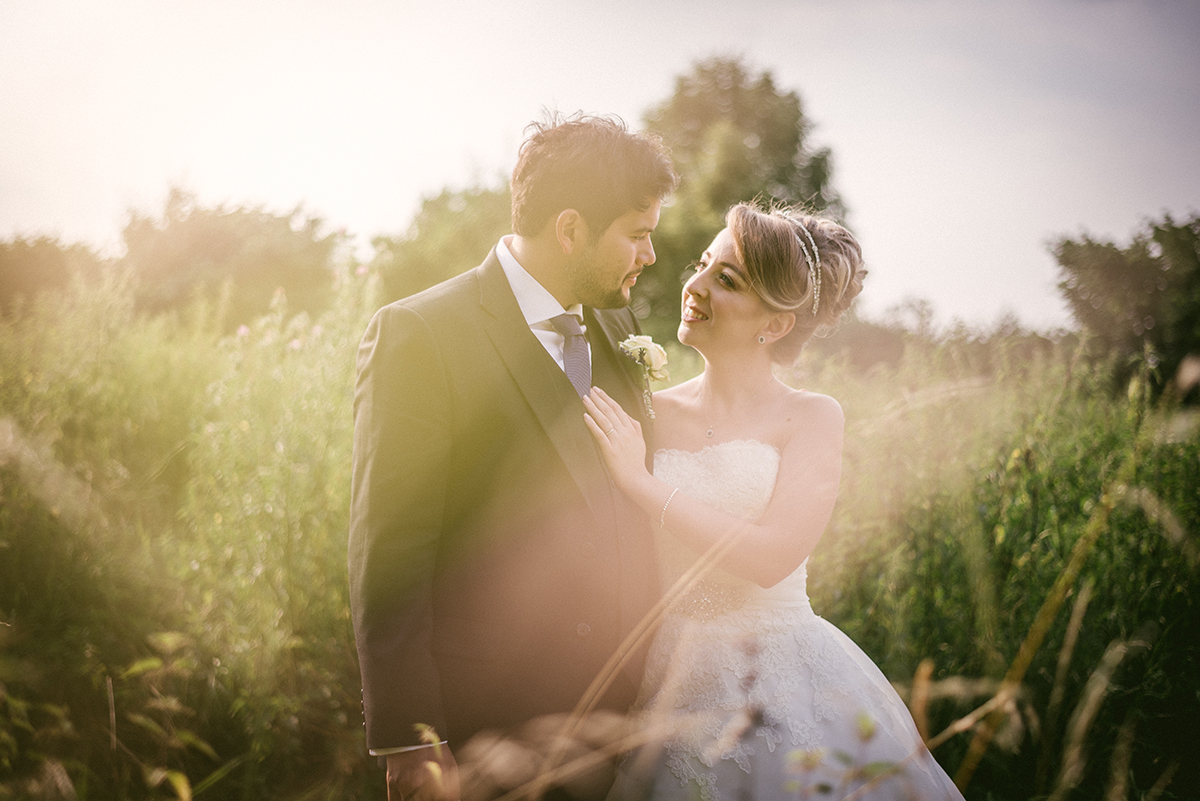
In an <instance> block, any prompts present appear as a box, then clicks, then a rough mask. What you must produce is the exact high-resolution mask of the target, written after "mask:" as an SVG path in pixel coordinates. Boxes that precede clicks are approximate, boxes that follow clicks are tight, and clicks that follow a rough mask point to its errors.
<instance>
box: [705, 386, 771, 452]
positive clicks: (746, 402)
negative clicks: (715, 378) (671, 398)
mask: <svg viewBox="0 0 1200 801" xmlns="http://www.w3.org/2000/svg"><path fill="white" fill-rule="evenodd" d="M704 386H706V387H707V386H708V384H707V383H705V384H704ZM761 394H762V390H761V389H760V390H759V391H758V392H755V393H754V394H753V395H751V396H750V397H749V398H747V399H746V400H745V401H744V402H742V403H738V404H736V405H734V407H733V408H732V409H730V410H729V413H728V414H726V415H725V416H724V417H722V418H721V419H720V420H718V421H717V423H718V424H719V423H724V422H725V421H726V420H728V419H729V418H730V417H733V413H734V412H736V411H737V410H738V409H739V408H740V407H742V406H745V405H748V404H749V403H750V402H751V401H753V400H754V399H755V398H757V397H758V396H759V395H761ZM700 415H701V416H702V417H703V418H704V425H706V426H708V431H705V432H704V436H706V437H708V438H709V439H712V435H713V424H712V423H710V422H708V415H707V414H705V413H704V402H703V401H701V402H700Z"/></svg>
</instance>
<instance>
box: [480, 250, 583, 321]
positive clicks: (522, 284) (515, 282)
mask: <svg viewBox="0 0 1200 801" xmlns="http://www.w3.org/2000/svg"><path fill="white" fill-rule="evenodd" d="M507 239H509V237H507V236H506V237H501V239H500V242H499V243H497V245H496V258H497V259H499V260H500V266H501V267H502V268H503V269H504V276H505V278H507V279H508V285H509V286H510V287H512V291H513V294H514V295H516V296H517V305H518V306H520V307H521V314H523V315H524V316H525V322H526V324H528V325H536V324H538V323H544V322H546V321H547V320H549V319H550V318H552V317H557V316H558V315H560V314H562V313H564V312H570V313H571V314H574V315H575V316H576V317H578V318H579V319H580V321H581V322H582V320H583V304H580V303H575V304H573V305H572V306H571V307H570V308H567V309H564V308H563V307H562V304H561V303H559V302H558V301H557V300H555V299H554V296H553V295H551V294H550V292H549V291H548V290H547V289H546V288H545V287H544V286H542V285H541V284H539V283H538V281H537V279H536V278H534V277H533V276H532V275H530V274H529V273H528V272H526V270H525V268H524V267H522V266H521V264H520V263H519V262H518V261H517V259H516V257H515V256H513V254H512V251H511V250H509V249H508V243H507V242H506V241H505V240H507Z"/></svg>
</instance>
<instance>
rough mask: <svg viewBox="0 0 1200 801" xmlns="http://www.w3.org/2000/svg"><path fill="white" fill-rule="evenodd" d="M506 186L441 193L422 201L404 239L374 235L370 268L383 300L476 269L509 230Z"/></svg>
mask: <svg viewBox="0 0 1200 801" xmlns="http://www.w3.org/2000/svg"><path fill="white" fill-rule="evenodd" d="M511 207H512V201H511V195H510V193H509V189H508V186H507V184H502V185H501V186H499V187H496V188H491V187H485V186H475V187H471V188H469V189H463V190H451V189H443V190H442V191H441V193H439V194H438V195H436V196H434V197H427V198H425V199H424V200H423V201H422V202H421V209H420V211H418V212H417V216H416V217H415V218H414V219H413V221H412V224H411V225H410V226H409V228H408V232H407V233H406V234H405V235H404V236H402V237H386V236H380V237H376V238H375V239H374V240H373V241H372V244H373V245H374V246H375V259H374V262H373V266H374V267H375V268H376V269H377V270H378V271H379V274H380V277H381V278H382V280H383V295H384V298H383V299H384V300H385V301H387V302H391V301H393V300H398V299H400V298H405V297H408V296H409V295H412V294H414V293H416V292H420V291H421V290H422V289H427V288H428V287H431V286H433V285H434V284H437V283H439V282H441V281H444V280H446V279H447V278H451V277H453V276H455V275H458V274H459V273H461V272H465V271H466V270H469V269H471V268H472V267H475V266H476V265H478V264H479V263H480V262H482V261H483V257H484V256H485V255H486V254H487V252H488V251H489V250H491V248H492V247H494V246H495V244H496V242H497V241H499V239H500V237H502V236H504V235H505V234H507V233H509V232H510V230H511Z"/></svg>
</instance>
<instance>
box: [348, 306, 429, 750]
mask: <svg viewBox="0 0 1200 801" xmlns="http://www.w3.org/2000/svg"><path fill="white" fill-rule="evenodd" d="M442 358H443V357H442V353H441V352H440V350H439V348H438V345H437V341H436V338H435V337H434V336H433V333H432V331H431V330H430V329H429V326H428V324H427V323H426V322H425V320H424V319H422V318H421V317H420V315H419V314H417V313H416V312H414V311H412V310H411V309H408V308H405V307H401V306H388V307H385V308H383V309H381V310H380V311H379V312H377V313H376V315H375V317H374V318H373V319H372V320H371V323H370V325H369V326H368V327H367V331H366V333H365V335H364V336H363V340H362V343H361V345H360V346H359V350H358V382H357V386H356V388H355V394H354V450H353V479H352V486H351V501H350V504H351V506H350V542H349V570H350V604H351V612H352V617H353V622H354V634H355V641H356V643H357V646H358V658H359V667H360V670H361V673H362V683H363V715H364V717H365V720H366V729H367V747H368V748H369V749H386V748H396V747H403V746H410V745H416V744H417V743H418V742H419V741H418V736H417V733H416V731H415V728H414V726H415V724H427V725H429V726H433V727H434V728H435V729H436V730H437V731H438V732H439V733H441V734H442V735H444V734H445V731H446V726H445V717H444V714H443V711H442V704H441V687H440V683H439V679H438V673H437V669H436V666H435V663H434V659H433V652H432V633H433V623H432V614H433V608H432V585H433V575H434V570H435V565H436V562H437V552H438V547H439V541H440V538H441V535H442V525H443V518H444V514H443V513H444V509H445V505H446V485H447V477H448V465H449V461H450V436H449V422H448V414H449V392H448V383H447V379H446V372H445V369H444V365H443V361H442Z"/></svg>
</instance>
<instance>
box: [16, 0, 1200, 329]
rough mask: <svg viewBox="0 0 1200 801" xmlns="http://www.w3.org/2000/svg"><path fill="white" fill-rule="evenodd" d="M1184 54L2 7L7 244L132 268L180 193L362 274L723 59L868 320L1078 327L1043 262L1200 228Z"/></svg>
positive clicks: (914, 18) (1013, 4) (627, 19)
mask: <svg viewBox="0 0 1200 801" xmlns="http://www.w3.org/2000/svg"><path fill="white" fill-rule="evenodd" d="M1197 42H1200V3H1196V2H1194V0H1041V1H1040V2H1033V1H1032V0H1029V1H1023V0H992V1H991V2H964V1H963V0H740V2H737V3H733V2H728V0H726V2H719V3H718V2H713V0H591V2H588V3H572V2H564V1H563V0H559V2H549V0H506V2H504V3H499V2H495V0H463V2H453V0H444V2H442V3H438V4H432V3H416V2H409V0H391V1H390V2H384V1H383V0H288V2H281V1H280V2H277V1H276V0H204V2H193V1H191V0H106V2H95V0H0V239H4V240H7V239H11V238H14V237H18V236H21V237H27V238H28V237H35V236H42V235H48V236H55V237H58V238H60V239H61V240H63V241H64V242H84V243H87V244H90V245H92V246H94V247H96V248H98V249H100V250H101V251H102V252H104V253H106V254H108V255H119V254H120V252H121V230H122V228H123V227H124V225H125V223H126V222H127V221H128V219H129V215H130V214H131V213H134V212H136V213H140V214H143V215H158V214H159V213H160V212H161V209H162V206H163V203H164V201H165V199H166V195H167V192H168V189H169V187H171V186H173V185H174V186H179V187H181V188H184V189H187V190H189V191H192V192H194V193H195V194H196V195H197V197H198V199H199V200H200V202H201V203H204V204H206V205H218V204H224V205H227V206H239V205H246V206H256V207H258V206H261V207H264V208H266V209H269V210H271V211H274V212H277V213H288V212H290V211H292V210H293V209H296V208H298V207H299V208H301V209H303V211H304V212H306V213H307V214H309V215H314V216H318V217H320V218H321V219H323V220H324V221H325V224H326V225H327V227H328V229H329V230H337V229H344V230H346V231H347V232H348V233H349V234H350V235H352V236H353V237H355V238H356V240H355V241H357V242H358V243H359V252H360V253H368V254H369V245H368V243H369V241H370V239H371V238H372V237H373V236H377V235H381V234H384V235H399V234H402V233H403V232H404V231H405V230H406V229H407V228H408V224H409V222H410V221H411V219H412V217H413V215H414V213H415V212H416V210H417V208H418V206H419V203H420V201H421V199H422V198H423V197H426V196H430V195H434V194H437V193H438V192H440V191H441V190H442V189H443V188H446V187H450V188H465V187H467V186H470V185H473V184H478V183H484V184H490V185H496V184H498V183H499V182H501V181H503V180H505V178H506V176H507V174H508V173H509V172H510V171H511V169H512V166H513V164H514V163H515V160H516V151H517V148H518V146H519V145H520V143H521V140H522V138H523V130H524V128H525V126H526V125H527V124H528V123H529V122H530V121H531V120H534V119H537V118H538V117H539V116H540V115H541V114H542V112H543V110H544V109H548V108H549V109H557V110H559V111H563V112H573V111H576V110H583V111H587V112H593V113H615V114H618V115H620V116H621V117H623V118H624V119H625V120H626V121H627V122H629V123H630V125H631V126H632V127H635V128H636V127H640V126H641V124H642V120H643V118H644V115H645V113H646V111H647V110H648V109H649V108H651V107H652V106H654V105H656V104H658V103H660V102H662V101H664V100H665V99H667V98H668V97H669V96H670V94H671V92H672V90H673V88H674V85H675V79H676V78H677V76H679V75H682V74H684V73H686V72H687V71H688V70H689V69H690V68H691V66H692V65H693V64H694V63H695V62H696V61H698V60H700V59H705V58H709V57H712V56H733V57H739V58H742V59H743V61H744V62H745V63H746V64H747V65H748V66H749V67H750V68H751V69H753V70H756V71H770V72H771V73H772V75H773V76H774V78H775V81H776V84H777V85H778V86H779V87H780V88H781V89H783V90H786V91H796V92H797V93H798V94H799V95H800V97H801V100H802V102H803V104H804V111H805V113H806V115H807V117H808V119H809V120H810V121H811V123H812V124H813V130H812V134H811V137H810V138H811V141H812V143H813V144H815V145H817V146H825V147H829V148H830V149H831V151H832V154H833V183H834V186H835V188H836V189H837V190H838V191H839V192H840V193H841V195H842V197H843V198H844V199H845V201H846V205H847V207H848V216H847V222H848V224H849V225H850V227H851V228H852V229H853V230H854V231H855V233H856V235H857V236H858V238H859V240H860V242H861V244H862V246H863V250H864V254H865V257H866V260H867V263H868V267H869V269H870V274H869V275H868V278H867V285H866V289H865V290H864V293H863V295H862V296H861V300H860V304H861V305H860V308H861V309H862V311H863V312H864V313H865V314H866V315H867V316H873V317H880V316H887V315H888V314H894V313H896V312H895V311H894V310H895V309H896V308H898V307H900V306H902V305H903V304H906V303H908V302H909V301H912V300H926V301H928V302H929V303H931V304H932V306H933V309H934V310H935V313H936V318H935V319H936V320H937V321H938V322H939V323H942V324H948V323H950V322H951V321H956V320H960V321H963V322H965V323H968V324H970V325H975V326H984V327H986V326H990V325H993V324H995V323H996V322H998V321H999V320H1000V319H1001V318H1002V317H1003V316H1005V315H1015V316H1016V318H1017V319H1018V320H1020V321H1021V322H1022V323H1023V324H1025V325H1026V326H1029V327H1032V328H1037V329H1050V328H1055V327H1061V326H1069V325H1071V323H1072V321H1071V317H1070V315H1069V313H1068V311H1067V309H1066V307H1065V305H1064V304H1063V302H1062V300H1061V298H1060V296H1059V294H1058V291H1057V289H1056V288H1055V285H1056V282H1057V280H1058V274H1057V267H1056V263H1055V261H1054V257H1053V254H1052V252H1051V246H1052V243H1053V242H1054V241H1055V240H1056V239H1058V238H1061V237H1064V236H1071V237H1078V236H1081V235H1084V234H1087V235H1090V236H1092V237H1093V238H1098V239H1104V240H1112V241H1116V242H1117V243H1118V244H1122V245H1124V244H1127V243H1128V241H1129V239H1130V237H1131V236H1132V235H1133V234H1134V233H1135V232H1136V231H1137V230H1139V229H1140V228H1143V227H1144V226H1145V225H1146V224H1147V222H1148V221H1150V220H1154V219H1161V217H1162V216H1163V215H1165V214H1170V215H1172V216H1173V217H1174V218H1175V219H1176V220H1179V219H1184V218H1187V217H1190V216H1192V215H1195V214H1197V213H1200V46H1197V44H1196V43H1197ZM484 255H486V254H480V260H481V261H482V258H483V256H484Z"/></svg>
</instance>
